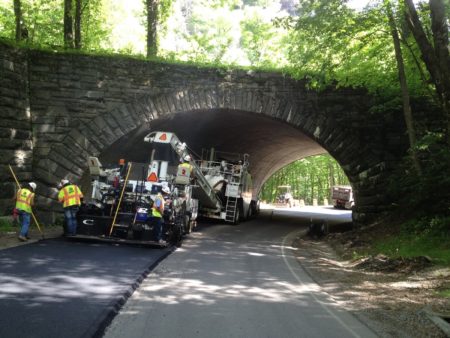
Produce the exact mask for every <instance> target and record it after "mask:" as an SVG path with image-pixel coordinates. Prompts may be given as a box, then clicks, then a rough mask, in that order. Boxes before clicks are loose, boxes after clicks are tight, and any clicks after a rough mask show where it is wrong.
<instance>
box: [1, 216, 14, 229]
mask: <svg viewBox="0 0 450 338" xmlns="http://www.w3.org/2000/svg"><path fill="white" fill-rule="evenodd" d="M13 230H14V225H13V223H12V221H11V220H10V219H9V217H7V218H5V217H0V232H10V231H13Z"/></svg>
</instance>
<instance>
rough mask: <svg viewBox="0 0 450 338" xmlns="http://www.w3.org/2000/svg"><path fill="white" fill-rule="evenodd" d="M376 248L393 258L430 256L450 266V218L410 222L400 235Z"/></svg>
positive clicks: (376, 245)
mask: <svg viewBox="0 0 450 338" xmlns="http://www.w3.org/2000/svg"><path fill="white" fill-rule="evenodd" d="M374 248H375V250H376V251H378V252H381V253H384V254H386V255H388V256H391V257H404V258H406V257H417V256H428V257H430V258H431V259H432V260H433V261H435V262H436V263H439V264H445V265H450V217H433V218H421V219H419V220H418V221H409V222H407V223H405V224H403V226H402V231H401V233H400V234H399V235H397V236H393V237H390V238H389V239H388V240H386V239H383V240H382V241H380V242H377V243H375V245H374Z"/></svg>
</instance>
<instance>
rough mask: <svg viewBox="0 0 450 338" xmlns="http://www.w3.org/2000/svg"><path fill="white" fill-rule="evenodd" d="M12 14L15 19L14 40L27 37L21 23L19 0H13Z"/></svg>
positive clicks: (17, 40) (18, 40)
mask: <svg viewBox="0 0 450 338" xmlns="http://www.w3.org/2000/svg"><path fill="white" fill-rule="evenodd" d="M14 16H15V19H16V42H20V41H22V40H23V39H25V38H27V37H28V34H27V29H26V28H25V25H23V24H22V21H23V17H22V6H21V3H20V0H14Z"/></svg>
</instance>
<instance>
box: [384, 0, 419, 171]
mask: <svg viewBox="0 0 450 338" xmlns="http://www.w3.org/2000/svg"><path fill="white" fill-rule="evenodd" d="M385 5H386V11H387V15H388V19H389V26H390V28H391V35H392V40H393V41H394V50H395V59H396V61H397V68H398V78H399V80H400V88H401V92H402V102H403V116H404V119H405V124H406V130H407V133H408V138H409V147H410V150H411V155H412V160H413V163H414V167H415V168H416V170H417V173H418V174H419V175H421V174H422V169H421V167H420V163H419V160H418V158H417V152H416V148H415V146H416V131H415V129H414V121H413V117H412V113H411V104H410V100H409V90H408V84H407V82H406V73H405V66H404V62H403V55H402V49H401V47H400V39H399V37H398V31H397V26H396V24H395V21H394V15H393V14H392V8H391V3H390V0H385Z"/></svg>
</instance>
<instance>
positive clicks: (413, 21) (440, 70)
mask: <svg viewBox="0 0 450 338" xmlns="http://www.w3.org/2000/svg"><path fill="white" fill-rule="evenodd" d="M403 1H404V3H405V17H406V22H407V24H408V27H409V29H410V30H411V32H412V34H413V36H414V39H415V40H416V42H417V45H418V46H419V49H420V52H421V53H422V60H423V62H424V63H425V66H426V67H427V70H428V72H429V73H430V77H431V80H432V81H433V83H434V85H435V87H436V93H437V95H438V98H439V101H440V102H441V105H442V107H443V110H444V113H445V118H446V120H447V121H446V122H447V123H446V136H447V142H448V144H449V145H450V101H449V100H450V79H449V78H450V74H449V68H450V57H449V52H448V27H447V25H446V23H445V11H444V4H443V2H442V0H430V12H431V21H432V31H433V37H434V42H435V48H433V46H432V44H431V43H430V41H429V40H428V38H427V36H426V34H425V31H424V29H423V26H422V23H421V22H420V20H419V16H418V15H417V11H416V8H415V7H414V3H413V0H403Z"/></svg>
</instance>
